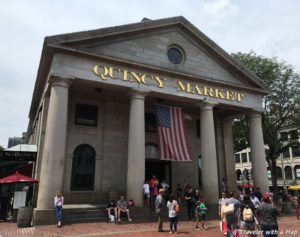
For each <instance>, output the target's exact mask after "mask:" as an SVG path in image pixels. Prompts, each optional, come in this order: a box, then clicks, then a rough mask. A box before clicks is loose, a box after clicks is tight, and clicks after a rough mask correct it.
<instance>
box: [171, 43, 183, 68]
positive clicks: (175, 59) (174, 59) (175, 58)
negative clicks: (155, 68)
mask: <svg viewBox="0 0 300 237" xmlns="http://www.w3.org/2000/svg"><path fill="white" fill-rule="evenodd" d="M168 58H169V60H170V62H171V63H173V64H180V63H181V62H182V60H183V55H182V52H181V50H179V49H178V48H175V47H171V48H169V49H168Z"/></svg>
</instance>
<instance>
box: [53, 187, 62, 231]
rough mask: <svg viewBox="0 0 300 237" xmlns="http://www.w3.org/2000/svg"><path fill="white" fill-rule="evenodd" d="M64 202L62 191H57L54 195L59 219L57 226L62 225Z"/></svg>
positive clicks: (57, 218)
mask: <svg viewBox="0 0 300 237" xmlns="http://www.w3.org/2000/svg"><path fill="white" fill-rule="evenodd" d="M63 204H64V197H63V196H62V194H61V192H60V191H57V192H56V196H55V197H54V208H55V214H56V220H57V227H61V217H62V205H63Z"/></svg>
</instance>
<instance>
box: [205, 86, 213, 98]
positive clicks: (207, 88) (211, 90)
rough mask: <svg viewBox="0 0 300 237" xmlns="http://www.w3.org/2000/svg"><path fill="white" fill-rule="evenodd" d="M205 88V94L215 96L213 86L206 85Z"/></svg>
mask: <svg viewBox="0 0 300 237" xmlns="http://www.w3.org/2000/svg"><path fill="white" fill-rule="evenodd" d="M203 88H204V95H208V96H210V97H213V96H214V95H213V89H212V88H210V87H206V86H204V87H203Z"/></svg>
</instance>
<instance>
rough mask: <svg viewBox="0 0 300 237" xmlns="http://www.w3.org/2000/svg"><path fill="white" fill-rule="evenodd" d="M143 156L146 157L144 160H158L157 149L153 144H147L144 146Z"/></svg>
mask: <svg viewBox="0 0 300 237" xmlns="http://www.w3.org/2000/svg"><path fill="white" fill-rule="evenodd" d="M145 149H146V150H145V153H146V154H145V155H146V159H155V160H158V159H159V157H158V148H157V145H156V144H154V143H147V144H146V148H145Z"/></svg>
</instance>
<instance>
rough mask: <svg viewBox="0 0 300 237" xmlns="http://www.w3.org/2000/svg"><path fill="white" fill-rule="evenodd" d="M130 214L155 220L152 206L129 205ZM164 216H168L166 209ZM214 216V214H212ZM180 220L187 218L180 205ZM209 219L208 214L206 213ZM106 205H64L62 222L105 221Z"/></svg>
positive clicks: (137, 218) (141, 218)
mask: <svg viewBox="0 0 300 237" xmlns="http://www.w3.org/2000/svg"><path fill="white" fill-rule="evenodd" d="M129 209H130V216H131V218H132V219H133V220H134V222H149V221H156V214H155V211H154V208H148V207H135V206H132V207H129ZM164 216H165V217H166V219H167V217H168V213H167V210H165V214H164ZM213 216H215V215H213ZM121 219H122V221H127V217H126V216H124V217H121ZM179 219H180V220H188V214H187V208H186V206H182V207H181V209H180V213H179ZM208 219H210V215H208ZM107 221H108V217H107V212H106V205H89V204H81V205H64V209H63V222H64V224H72V223H87V222H107Z"/></svg>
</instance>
